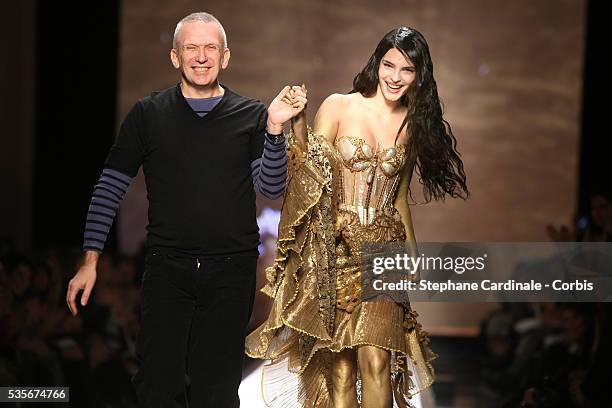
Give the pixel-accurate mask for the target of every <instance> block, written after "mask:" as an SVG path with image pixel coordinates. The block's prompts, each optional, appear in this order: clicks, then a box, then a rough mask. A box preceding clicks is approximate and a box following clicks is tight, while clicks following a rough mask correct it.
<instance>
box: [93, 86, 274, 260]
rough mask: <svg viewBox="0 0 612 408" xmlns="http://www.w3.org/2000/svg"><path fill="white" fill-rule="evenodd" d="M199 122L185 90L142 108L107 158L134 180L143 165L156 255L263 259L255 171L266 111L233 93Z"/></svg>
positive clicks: (147, 100) (143, 104) (149, 235)
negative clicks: (252, 256)
mask: <svg viewBox="0 0 612 408" xmlns="http://www.w3.org/2000/svg"><path fill="white" fill-rule="evenodd" d="M223 88H224V89H225V94H224V95H223V98H222V100H221V102H219V104H217V106H216V107H215V108H214V109H213V110H212V111H211V112H210V113H209V114H208V115H206V116H204V117H199V116H198V115H197V114H196V113H195V112H194V111H193V110H192V109H191V107H190V106H189V105H188V103H187V101H186V100H185V98H184V97H183V95H182V93H181V89H180V87H179V86H178V85H177V86H175V87H172V88H169V89H166V90H164V91H162V92H159V93H154V94H152V95H151V96H149V97H146V98H144V99H141V100H140V101H138V102H137V103H136V104H135V105H134V107H133V108H132V110H131V111H130V112H129V113H128V115H127V117H126V118H125V120H124V122H123V124H122V126H121V129H120V131H119V135H118V137H117V140H116V141H115V144H114V145H113V146H112V148H111V150H110V152H109V155H108V157H107V159H106V164H105V166H106V167H107V168H110V169H113V170H117V171H119V172H121V173H123V174H126V175H128V176H130V177H134V176H135V175H136V173H137V171H138V168H139V167H140V165H142V166H143V171H144V175H145V181H146V185H147V198H148V200H149V224H148V226H147V246H148V249H149V251H158V252H174V253H180V254H185V255H193V256H217V255H229V254H239V253H256V251H257V246H258V244H259V233H258V228H257V223H256V218H255V216H256V214H255V191H254V189H253V180H252V178H251V167H250V164H251V162H252V161H253V160H255V159H257V158H258V157H260V156H261V154H262V151H263V143H264V139H263V134H264V130H265V126H266V119H267V118H266V109H265V106H264V105H263V104H262V103H261V102H259V101H257V100H254V99H250V98H247V97H244V96H240V95H238V94H236V93H234V92H233V91H231V90H230V89H229V88H227V87H225V86H224V87H223Z"/></svg>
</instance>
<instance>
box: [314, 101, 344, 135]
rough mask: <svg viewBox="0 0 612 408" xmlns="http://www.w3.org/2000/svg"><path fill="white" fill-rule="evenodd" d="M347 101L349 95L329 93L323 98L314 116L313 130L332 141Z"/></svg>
mask: <svg viewBox="0 0 612 408" xmlns="http://www.w3.org/2000/svg"><path fill="white" fill-rule="evenodd" d="M349 103H350V102H349V95H344V94H331V95H329V96H328V97H327V98H325V100H324V101H323V103H322V104H321V106H320V107H319V110H318V111H317V114H316V116H315V120H314V126H313V128H314V132H315V133H317V134H320V135H323V136H325V138H326V139H327V140H328V141H329V142H330V143H333V142H334V140H335V139H336V133H337V132H338V123H339V122H340V118H341V117H342V113H343V111H344V109H346V106H347V105H348V104H349Z"/></svg>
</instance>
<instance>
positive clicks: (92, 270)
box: [66, 251, 100, 316]
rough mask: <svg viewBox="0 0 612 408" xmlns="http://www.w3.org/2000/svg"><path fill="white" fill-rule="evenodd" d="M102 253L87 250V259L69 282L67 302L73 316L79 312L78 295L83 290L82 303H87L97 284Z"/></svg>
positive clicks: (83, 304)
mask: <svg viewBox="0 0 612 408" xmlns="http://www.w3.org/2000/svg"><path fill="white" fill-rule="evenodd" d="M99 256H100V254H99V253H97V252H95V251H87V252H86V253H85V261H84V262H83V265H81V267H80V268H79V270H78V271H77V273H76V275H74V277H73V278H72V279H71V280H70V283H69V284H68V293H67V294H66V302H67V303H68V308H69V309H70V312H71V313H72V315H73V316H76V315H77V313H78V312H79V311H78V309H77V305H76V296H77V294H78V293H79V292H80V291H81V290H82V291H83V294H82V295H81V305H82V306H85V305H87V301H88V300H89V296H90V295H91V291H92V289H93V287H94V285H95V284H96V267H97V265H98V258H99Z"/></svg>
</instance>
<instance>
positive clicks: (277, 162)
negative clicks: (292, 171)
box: [251, 133, 287, 199]
mask: <svg viewBox="0 0 612 408" xmlns="http://www.w3.org/2000/svg"><path fill="white" fill-rule="evenodd" d="M251 175H252V177H253V184H254V185H255V190H257V191H258V192H260V193H261V194H263V195H264V196H266V197H268V198H270V199H276V198H279V197H281V196H282V195H283V193H284V191H285V182H286V181H287V152H286V150H285V137H284V136H283V135H279V136H274V135H269V134H268V133H265V135H264V149H263V154H262V155H261V157H259V158H257V159H255V160H253V162H252V163H251Z"/></svg>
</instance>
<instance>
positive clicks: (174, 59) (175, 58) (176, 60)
mask: <svg viewBox="0 0 612 408" xmlns="http://www.w3.org/2000/svg"><path fill="white" fill-rule="evenodd" d="M170 61H172V66H173V67H174V68H176V69H179V67H180V66H181V63H180V60H179V55H178V52H177V51H176V49H175V48H173V49H171V50H170Z"/></svg>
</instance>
